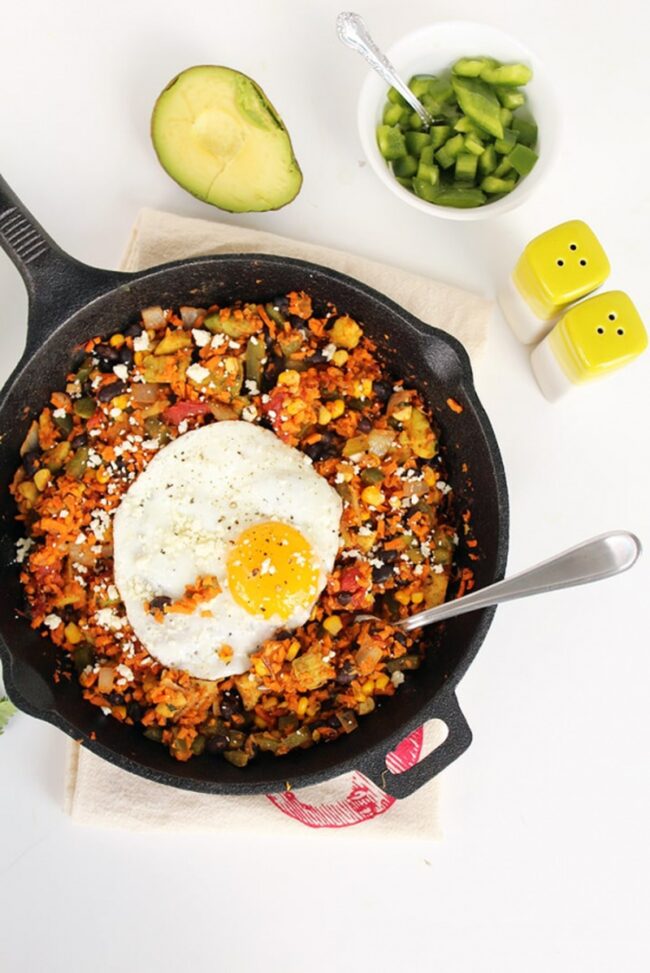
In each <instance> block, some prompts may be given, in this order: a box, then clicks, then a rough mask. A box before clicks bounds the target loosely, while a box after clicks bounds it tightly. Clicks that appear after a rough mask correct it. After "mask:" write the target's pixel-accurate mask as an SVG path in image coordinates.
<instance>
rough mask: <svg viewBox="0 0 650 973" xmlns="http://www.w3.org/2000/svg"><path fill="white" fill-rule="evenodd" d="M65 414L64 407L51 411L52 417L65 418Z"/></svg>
mask: <svg viewBox="0 0 650 973" xmlns="http://www.w3.org/2000/svg"><path fill="white" fill-rule="evenodd" d="M66 415H67V413H66V411H65V409H54V411H53V412H52V417H53V418H54V419H65V417H66Z"/></svg>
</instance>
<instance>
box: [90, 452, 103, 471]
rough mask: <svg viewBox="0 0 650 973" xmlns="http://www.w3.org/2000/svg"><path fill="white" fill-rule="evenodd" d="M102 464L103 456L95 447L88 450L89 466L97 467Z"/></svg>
mask: <svg viewBox="0 0 650 973" xmlns="http://www.w3.org/2000/svg"><path fill="white" fill-rule="evenodd" d="M101 465H102V458H101V456H100V455H99V453H96V452H95V450H94V449H89V450H88V466H92V467H97V466H101Z"/></svg>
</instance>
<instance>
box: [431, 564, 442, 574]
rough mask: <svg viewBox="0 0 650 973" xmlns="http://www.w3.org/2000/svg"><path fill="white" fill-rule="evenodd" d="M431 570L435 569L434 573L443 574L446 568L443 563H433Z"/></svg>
mask: <svg viewBox="0 0 650 973" xmlns="http://www.w3.org/2000/svg"><path fill="white" fill-rule="evenodd" d="M431 570H432V571H433V573H434V574H442V572H443V571H444V570H445V569H444V567H443V565H442V564H432V565H431Z"/></svg>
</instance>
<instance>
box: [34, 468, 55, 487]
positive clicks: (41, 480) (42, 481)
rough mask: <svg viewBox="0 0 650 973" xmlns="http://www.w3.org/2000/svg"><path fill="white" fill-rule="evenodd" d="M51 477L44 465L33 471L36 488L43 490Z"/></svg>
mask: <svg viewBox="0 0 650 973" xmlns="http://www.w3.org/2000/svg"><path fill="white" fill-rule="evenodd" d="M51 479H52V474H51V473H50V471H49V470H47V469H45V467H44V468H43V469H41V470H37V471H36V473H34V483H35V484H36V488H37V489H38V490H44V489H45V487H46V486H47V485H48V483H49V482H50V480H51Z"/></svg>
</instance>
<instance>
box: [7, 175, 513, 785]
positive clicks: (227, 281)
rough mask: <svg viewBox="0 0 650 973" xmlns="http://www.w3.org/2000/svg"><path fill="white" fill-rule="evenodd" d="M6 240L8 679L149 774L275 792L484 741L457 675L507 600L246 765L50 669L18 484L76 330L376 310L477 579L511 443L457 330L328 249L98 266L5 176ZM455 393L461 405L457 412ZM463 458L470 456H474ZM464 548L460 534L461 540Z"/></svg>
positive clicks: (45, 714) (382, 771)
mask: <svg viewBox="0 0 650 973" xmlns="http://www.w3.org/2000/svg"><path fill="white" fill-rule="evenodd" d="M0 244H1V245H2V247H3V248H4V249H5V250H6V252H7V253H8V254H9V256H10V258H11V259H12V260H13V262H14V263H15V265H16V266H17V268H18V269H19V271H20V273H21V274H22V276H23V279H24V281H25V284H26V287H27V290H28V294H29V319H28V331H27V342H26V347H25V351H24V354H23V356H22V358H21V360H20V362H19V363H18V365H17V366H16V369H15V370H14V372H13V374H12V375H11V377H10V379H9V381H8V382H7V384H6V386H5V388H4V389H3V391H2V393H1V394H0V518H1V525H0V566H1V568H2V576H3V579H4V582H3V592H2V599H1V600H0V658H1V660H2V664H3V668H4V680H5V683H6V686H7V690H8V692H9V694H10V696H11V698H12V699H13V700H14V702H15V703H16V705H17V706H19V707H20V709H22V710H24V711H25V712H27V713H29V714H30V715H32V716H35V717H38V718H39V719H43V720H47V721H48V722H50V723H53V724H54V725H55V726H58V727H59V728H60V729H61V730H63V731H64V732H65V733H68V734H70V736H72V737H74V738H75V739H77V740H81V741H82V742H83V744H84V745H85V746H87V747H88V748H89V749H90V750H92V751H94V752H95V753H96V754H98V755H99V756H100V757H103V758H104V759H106V760H109V761H111V762H112V763H114V764H117V765H118V766H120V767H123V768H124V769H125V770H128V771H131V772H132V773H135V774H139V775H140V776H141V777H145V778H148V779H150V780H155V781H159V782H161V783H164V784H170V785H173V786H175V787H181V788H186V789H188V790H196V791H204V792H209V793H219V794H225V793H228V794H249V793H258V792H259V793H269V792H273V791H280V790H283V789H284V788H285V784H286V782H289V783H290V784H291V786H293V787H303V786H306V785H309V784H316V783H318V782H320V781H322V780H326V779H327V778H329V777H333V776H335V775H336V774H340V773H343V772H345V771H350V770H355V769H356V770H360V771H362V772H363V773H364V774H365V775H366V776H367V777H369V778H370V779H371V780H372V781H373V782H374V783H375V784H376V785H377V786H379V787H381V788H383V790H385V791H386V792H387V793H388V794H390V795H391V796H393V797H398V798H403V797H407V796H408V795H409V794H411V793H413V792H414V791H415V790H417V788H418V787H420V786H422V784H424V783H426V782H427V781H428V780H430V779H431V778H432V777H433V776H434V775H435V774H437V773H439V772H440V771H441V770H443V769H444V768H445V767H446V766H448V764H450V763H451V762H452V761H453V760H455V759H456V758H457V757H458V756H460V754H461V753H463V751H464V750H466V749H467V747H468V746H469V744H470V742H471V738H472V737H471V732H470V729H469V727H468V725H467V723H466V721H465V718H464V716H463V714H462V712H461V710H460V708H459V706H458V701H457V699H456V695H455V687H456V684H457V683H458V681H459V680H460V678H461V676H462V675H463V674H464V672H465V670H466V669H467V667H468V665H469V664H470V662H471V661H472V659H473V658H474V656H475V654H476V652H477V651H478V649H479V646H480V645H481V643H482V641H483V639H484V638H485V634H486V632H487V630H488V627H489V625H490V622H491V620H492V615H493V613H494V609H486V610H483V611H481V612H475V613H473V614H468V615H463V616H462V617H460V618H455V619H453V620H451V621H448V622H446V623H445V625H444V627H443V629H442V631H441V632H439V633H432V634H431V636H430V637H431V639H432V640H433V643H434V644H433V646H432V650H431V652H430V653H428V655H427V658H426V661H425V662H424V664H423V666H422V667H421V668H420V669H419V670H418V672H417V673H414V674H413V676H412V677H411V678H409V679H407V681H406V682H405V684H404V685H403V686H402V687H401V689H400V692H399V693H397V694H396V696H395V697H394V698H392V699H389V700H387V701H386V702H384V704H383V705H382V706H381V707H378V709H377V710H376V711H375V712H374V713H373V714H372V715H371V716H369V717H367V718H365V719H363V720H361V721H360V726H359V729H358V730H356V731H355V732H354V733H351V734H350V735H349V736H345V737H344V738H341V739H339V740H337V741H335V742H334V743H332V744H329V745H320V746H317V747H314V748H313V749H309V750H299V751H295V752H293V753H292V754H289V755H287V756H286V757H282V758H281V759H280V758H274V757H272V756H271V755H270V754H261V755H260V756H259V757H258V758H256V760H255V761H253V763H251V764H250V765H249V766H248V767H246V768H245V769H238V768H236V767H233V766H232V765H231V764H229V763H227V762H226V761H225V760H220V759H215V758H213V757H209V756H205V755H204V756H202V757H198V758H194V759H192V760H190V761H188V762H187V763H179V762H178V761H176V760H174V759H173V758H172V757H171V756H169V754H168V753H167V751H166V750H165V748H163V747H162V746H160V744H156V743H153V742H151V741H150V740H147V739H146V738H145V737H144V736H143V735H142V733H141V731H140V730H139V729H138V728H137V727H129V726H126V725H123V724H120V723H118V722H117V721H116V720H113V719H112V718H110V717H108V718H107V717H104V716H103V715H102V713H101V711H100V710H99V709H98V708H97V707H95V706H92V705H91V704H90V703H87V702H86V701H85V700H84V699H83V698H82V695H81V692H80V689H79V686H78V685H77V683H76V681H74V680H73V681H71V682H69V681H67V680H65V679H63V680H61V681H60V682H59V683H58V684H55V683H54V682H53V680H52V675H53V671H54V660H55V651H54V650H53V646H52V644H51V643H50V642H49V641H48V640H47V639H44V638H42V636H41V635H39V634H37V633H36V632H34V631H33V630H32V629H31V628H30V626H29V623H28V621H27V620H26V619H25V617H24V616H23V615H22V614H21V607H22V606H23V599H22V594H21V588H20V585H19V580H18V568H17V566H16V564H15V562H14V556H15V546H14V545H15V541H16V539H17V538H18V537H19V536H20V533H21V532H20V526H19V525H18V524H16V522H15V520H14V516H15V508H14V504H13V501H12V499H11V497H10V495H9V493H8V486H9V483H10V481H11V479H12V476H13V473H14V471H15V468H16V466H17V465H18V462H19V447H20V444H21V443H22V441H23V438H24V436H25V434H26V431H27V428H28V425H29V423H30V421H31V419H32V418H33V417H34V416H35V415H36V414H37V413H38V412H39V411H40V410H41V409H42V408H43V407H44V406H45V405H46V403H47V402H48V400H49V395H50V392H51V391H52V390H53V389H56V388H61V387H62V383H63V382H64V380H65V375H66V373H67V371H68V370H69V362H70V358H71V355H72V353H73V350H74V348H75V346H77V345H78V344H79V343H80V342H83V341H85V340H87V339H88V338H90V337H92V336H93V335H96V334H101V335H106V334H109V333H110V332H112V331H114V330H115V329H116V328H117V327H120V326H121V325H122V324H124V323H126V322H128V321H129V320H130V319H134V318H135V317H136V316H137V314H138V311H139V310H140V309H141V308H143V307H147V306H149V305H152V304H161V305H163V306H164V307H169V306H178V305H180V304H194V305H198V306H207V305H209V304H212V303H219V304H224V303H229V302H230V301H233V300H236V299H238V298H241V299H243V300H247V301H265V300H268V299H269V298H271V297H273V296H275V295H276V294H284V293H286V292H288V291H290V290H293V289H297V290H300V289H304V290H306V291H308V292H309V293H311V294H312V295H313V297H314V298H315V300H317V301H333V302H334V303H335V304H336V305H337V307H338V308H339V310H341V311H345V312H347V313H349V314H351V315H352V316H353V317H355V318H357V319H359V320H360V321H363V323H364V326H365V328H366V330H367V332H368V333H369V334H370V336H371V337H372V338H373V339H374V340H376V341H377V342H378V345H379V347H380V348H381V350H382V354H383V355H384V356H385V358H386V360H387V362H388V364H389V366H390V367H391V368H392V369H393V370H394V372H395V373H396V374H398V375H400V376H403V377H404V378H405V379H407V381H408V382H410V383H413V385H415V386H416V387H417V388H419V389H420V391H421V392H422V394H423V395H424V396H425V398H426V400H427V401H428V403H429V405H430V406H431V408H432V409H433V411H434V413H435V414H436V415H437V417H438V421H439V425H440V427H441V430H442V434H443V437H444V441H445V443H446V444H447V462H448V465H449V471H450V479H451V482H452V484H453V486H454V488H455V490H456V492H457V494H458V495H459V497H460V498H461V501H462V502H463V503H464V504H467V505H468V506H469V508H470V509H471V512H472V525H473V527H474V531H475V536H476V538H477V540H478V542H479V549H480V551H481V552H482V557H481V560H479V561H478V562H477V563H476V564H475V565H474V568H475V575H476V580H477V584H478V585H479V586H484V585H488V584H491V583H492V582H493V581H496V580H498V579H500V578H501V577H502V576H503V572H504V569H505V563H506V553H507V543H508V496H507V489H506V481H505V475H504V471H503V464H502V461H501V456H500V454H499V449H498V447H497V443H496V440H495V438H494V434H493V432H492V428H491V426H490V423H489V421H488V418H487V416H486V414H485V412H484V411H483V408H482V406H481V404H480V403H479V401H478V398H477V397H476V393H475V391H474V387H473V383H472V372H471V368H470V364H469V360H468V357H467V354H466V352H465V350H464V349H463V347H462V346H461V345H460V344H459V342H458V341H456V340H455V339H454V338H451V337H449V335H447V334H445V333H444V332H442V331H438V330H437V329H432V328H430V327H429V326H428V325H426V324H423V323H422V322H421V321H418V320H417V319H416V318H414V317H413V316H412V315H410V314H408V313H407V312H406V311H404V310H403V309H402V308H401V307H399V306H398V305H396V304H394V303H393V302H392V301H390V300H389V299H388V298H386V297H384V296H383V295H382V294H379V293H378V292H377V291H374V290H372V289H371V288H369V287H366V286H365V285H363V284H361V283H359V282H358V281H356V280H353V279H351V278H350V277H346V276H344V275H343V274H339V273H336V272H335V271H333V270H328V269H326V268H324V267H319V266H317V265H315V264H309V263H305V262H304V261H301V260H290V259H287V258H285V257H275V256H266V255H257V254H235V255H222V256H213V257H197V258H192V259H190V260H182V261H177V262H175V263H171V264H166V265H164V266H162V267H154V268H153V269H150V270H145V271H142V272H140V273H133V274H126V273H117V272H113V271H105V270H97V269H96V268H93V267H88V266H86V265H84V264H82V263H79V262H78V261H77V260H74V259H72V258H71V257H69V256H68V255H67V254H65V253H63V252H62V251H61V250H60V249H59V247H57V246H56V244H55V243H54V242H53V241H52V240H51V239H50V238H49V237H48V236H47V235H46V234H45V233H44V232H43V230H42V229H41V227H40V226H39V225H38V223H36V221H35V220H34V219H33V218H32V216H31V215H30V214H29V212H28V211H27V210H26V209H25V208H24V207H23V205H22V204H21V202H20V201H19V200H18V198H17V197H16V196H15V195H14V193H13V192H12V191H11V190H10V188H9V187H8V186H7V185H6V183H5V182H4V181H3V180H2V179H0ZM450 396H451V397H453V398H454V399H456V400H457V401H458V402H460V403H461V404H462V406H463V412H462V413H461V414H459V415H457V414H456V413H454V412H453V411H451V410H450V409H449V407H448V406H447V405H446V400H447V399H448V398H449V397H450ZM463 463H467V464H468V466H469V471H468V472H463V471H462V469H461V467H462V464H463ZM461 557H462V549H461ZM433 717H437V718H439V719H441V720H443V721H444V722H445V723H446V724H447V726H448V728H449V733H448V736H447V738H446V740H445V741H444V743H443V744H442V745H441V746H440V747H439V748H438V749H437V750H434V751H433V752H432V753H430V754H428V755H427V756H426V757H424V759H423V760H421V761H420V763H419V764H417V765H416V766H414V767H412V768H411V769H409V770H407V771H405V772H404V773H401V774H392V773H390V772H389V771H387V768H386V762H385V757H386V754H387V753H389V752H390V751H391V750H393V749H394V747H395V746H396V745H397V744H398V743H399V742H400V740H402V739H403V738H404V737H405V736H406V735H407V734H408V733H410V732H411V731H412V730H414V729H416V728H417V727H418V726H420V725H421V724H422V723H424V722H425V721H426V720H428V719H431V718H433Z"/></svg>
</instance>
